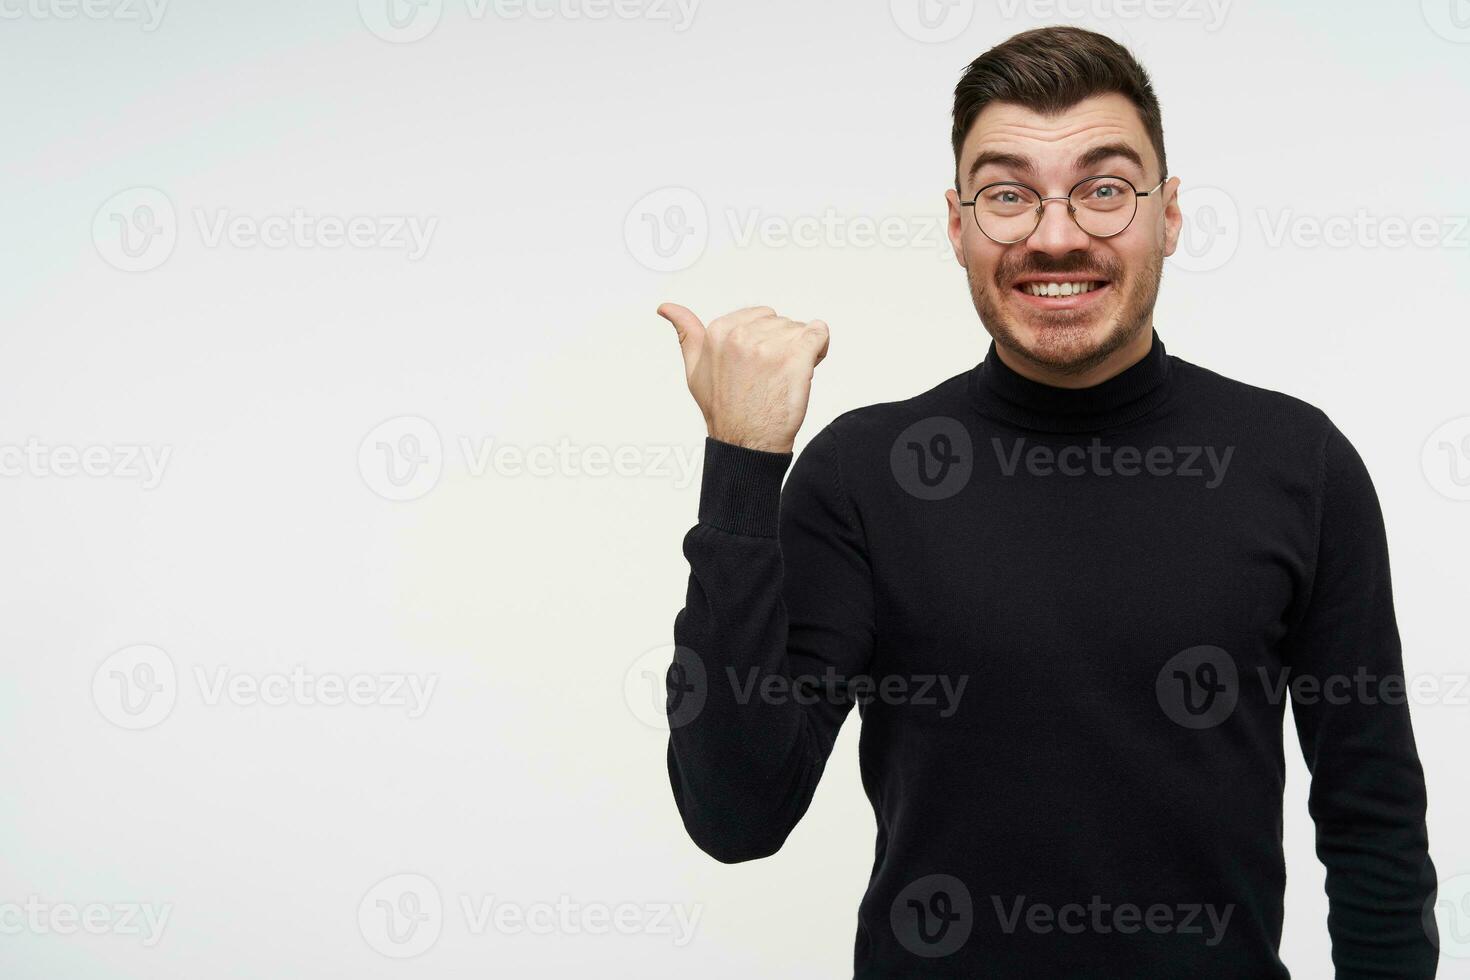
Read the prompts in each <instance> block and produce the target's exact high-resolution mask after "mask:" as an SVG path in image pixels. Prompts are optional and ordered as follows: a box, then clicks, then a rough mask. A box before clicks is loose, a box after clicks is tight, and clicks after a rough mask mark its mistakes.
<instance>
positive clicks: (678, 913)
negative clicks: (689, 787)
mask: <svg viewBox="0 0 1470 980" xmlns="http://www.w3.org/2000/svg"><path fill="white" fill-rule="evenodd" d="M451 912H457V913H458V916H459V924H460V926H461V927H462V928H463V929H464V931H465V932H467V933H468V934H469V935H471V936H484V935H486V934H489V933H492V932H493V933H496V934H499V935H505V936H519V935H532V936H608V935H619V936H657V937H663V938H666V939H668V941H670V942H672V944H673V945H674V946H675V947H678V948H683V947H685V946H687V945H689V943H690V942H692V941H693V939H694V934H695V931H696V930H697V928H698V926H699V920H700V918H701V917H702V916H703V914H704V907H703V906H702V905H697V904H696V905H682V904H678V903H672V902H642V903H639V902H600V901H591V902H585V901H579V900H577V899H574V898H572V897H571V896H569V895H559V896H557V897H556V898H555V899H554V900H547V901H531V902H520V901H511V900H507V899H505V898H502V897H499V896H496V895H486V894H461V895H459V896H457V901H455V902H453V903H452V904H451V905H450V906H449V908H446V907H445V904H444V901H443V898H442V896H441V894H440V891H439V887H438V886H437V885H436V884H435V883H434V882H433V881H432V880H431V879H429V878H428V877H426V876H425V875H421V874H395V875H390V876H389V877H387V878H384V879H383V880H382V881H380V882H378V883H377V884H375V885H373V887H372V888H370V889H368V891H367V894H365V895H364V896H363V897H362V900H361V901H360V902H359V903H358V907H357V924H358V930H359V932H361V934H362V938H363V939H364V941H366V942H367V944H368V946H369V947H371V948H372V949H374V950H376V951H377V952H379V953H381V954H382V955H384V956H387V957H390V958H393V959H406V958H409V957H414V956H419V955H422V954H423V953H425V952H427V951H428V950H429V949H430V948H432V947H433V945H434V944H435V943H436V942H438V941H439V937H440V936H441V935H442V934H443V931H444V927H445V920H446V919H448V918H449V917H450V913H451Z"/></svg>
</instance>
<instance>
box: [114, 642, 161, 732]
mask: <svg viewBox="0 0 1470 980" xmlns="http://www.w3.org/2000/svg"><path fill="white" fill-rule="evenodd" d="M178 696H179V676H178V672H177V671H176V670H175V669H174V662H173V660H172V659H170V658H169V655H168V654H167V653H165V652H164V651H163V650H160V649H159V648H158V647H156V646H151V645H149V644H146V643H140V644H137V645H135V646H130V647H124V648H123V649H121V650H119V651H117V652H116V653H114V654H112V655H111V656H109V657H108V658H107V659H106V660H104V661H102V664H101V666H99V667H98V668H97V672H96V673H95V674H93V675H92V703H93V704H95V705H96V706H97V710H98V711H99V712H100V713H101V714H102V717H104V718H106V719H107V720H108V721H110V722H112V723H113V724H114V725H116V726H118V727H119V728H126V729H128V730H129V731H141V730H142V729H145V728H152V727H153V726H154V725H157V724H159V723H160V722H162V721H163V720H164V719H166V718H167V717H168V716H169V714H170V713H171V712H172V711H173V710H174V704H175V702H176V701H177V700H178Z"/></svg>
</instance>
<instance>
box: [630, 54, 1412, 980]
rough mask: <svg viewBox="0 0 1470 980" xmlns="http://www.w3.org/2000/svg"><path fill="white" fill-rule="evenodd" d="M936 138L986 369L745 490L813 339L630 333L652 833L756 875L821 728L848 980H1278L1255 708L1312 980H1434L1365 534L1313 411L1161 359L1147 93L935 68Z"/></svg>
mask: <svg viewBox="0 0 1470 980" xmlns="http://www.w3.org/2000/svg"><path fill="white" fill-rule="evenodd" d="M953 143H954V151H955V163H956V175H955V178H956V189H955V190H953V191H950V192H948V194H947V198H948V201H949V236H950V240H951V242H952V244H953V246H954V253H955V257H956V259H957V260H958V261H959V263H960V265H961V266H962V267H963V268H964V269H965V273H966V277H967V279H968V281H969V285H970V291H971V294H972V296H973V298H974V302H975V308H976V309H977V311H978V312H979V314H980V319H981V321H982V322H983V323H984V325H985V328H986V330H987V331H988V332H989V333H990V335H991V337H992V342H991V345H990V349H989V352H988V353H987V354H986V356H985V359H984V361H982V362H981V363H980V364H979V365H978V366H976V367H974V368H973V369H972V370H968V371H965V372H964V373H962V374H959V375H956V376H955V377H953V378H951V379H950V380H948V381H946V382H944V383H943V384H941V385H939V386H938V387H936V388H934V389H932V390H930V391H928V392H925V393H924V394H921V395H919V396H917V397H915V398H911V399H909V400H907V401H903V402H896V403H891V404H882V405H873V406H870V407H867V408H862V409H858V410H857V411H853V412H849V413H847V414H845V415H842V416H841V417H839V418H838V419H836V420H835V421H834V422H832V423H831V424H830V425H828V426H827V427H826V428H825V429H823V430H822V431H821V432H819V433H818V434H817V435H816V436H815V437H814V438H813V439H812V440H811V442H810V444H809V445H808V446H807V447H806V448H805V449H804V451H803V452H802V454H801V457H800V458H799V459H798V460H796V463H795V466H794V467H792V470H791V474H790V478H789V479H788V480H787V481H786V486H785V489H784V491H783V490H782V486H781V484H782V478H783V476H784V475H785V472H786V470H787V467H788V464H789V463H790V462H791V459H792V455H791V454H792V451H793V445H794V440H795V437H796V433H797V430H798V428H799V426H800V424H801V422H802V418H803V416H804V414H805V411H806V406H807V396H808V392H809V387H810V381H811V378H812V374H813V370H814V368H815V366H816V365H817V364H818V363H819V362H820V361H821V360H822V359H823V357H824V356H825V355H826V352H827V342H828V332H827V327H826V325H825V324H824V323H822V322H821V321H812V322H809V323H800V322H794V321H792V320H789V319H786V318H784V317H780V316H778V315H777V314H776V313H775V311H774V310H772V309H770V308H769V307H756V308H752V309H745V310H740V311H738V312H735V313H731V314H729V315H727V316H724V317H721V318H719V319H717V320H715V321H714V322H712V323H711V324H709V326H708V327H706V326H704V325H703V324H702V323H701V322H700V320H699V319H698V318H697V317H696V316H695V315H694V314H693V313H692V312H690V311H689V310H687V309H685V308H683V307H680V306H675V305H672V304H665V305H664V306H662V307H660V309H659V312H660V314H662V315H663V316H665V317H666V318H667V319H668V320H670V321H671V322H672V323H673V324H674V326H675V327H676V329H677V332H678V336H679V342H680V345H681V347H682V350H683V356H684V362H685V367H686V374H687V378H688V383H689V388H690V390H691V392H692V393H693V395H694V397H695V400H696V401H697V402H698V404H699V407H700V409H701V410H702V411H703V413H704V416H705V421H706V424H707V426H708V433H709V439H708V440H707V442H706V447H705V470H704V478H703V481H704V482H703V486H702V490H701V496H700V504H699V524H698V525H697V526H696V527H694V529H693V530H691V531H690V532H689V534H688V535H687V537H686V538H685V541H684V552H685V555H686V557H687V558H688V561H689V565H690V569H691V575H690V578H689V589H688V595H687V599H686V604H685V607H684V609H683V610H682V612H681V613H680V614H679V616H678V618H677V620H676V622H675V627H674V634H675V639H676V642H677V644H678V647H679V650H678V653H677V654H676V657H675V662H674V664H673V665H672V667H671V669H670V671H669V675H668V680H669V714H670V729H671V735H670V739H669V753H668V763H669V776H670V779H671V781H672V783H673V789H674V797H675V799H676V801H677V803H678V807H679V812H680V814H681V816H682V818H683V822H684V826H685V827H686V828H687V829H688V832H689V834H690V835H691V837H693V839H694V841H695V842H696V843H697V844H698V845H699V846H700V847H701V848H703V849H704V850H705V851H707V852H708V853H709V854H711V855H713V856H714V857H715V858H716V859H718V860H720V861H725V862H734V861H746V860H751V859H754V858H759V857H763V856H766V855H769V854H772V853H774V852H775V851H776V850H777V849H779V848H780V847H781V845H782V843H783V841H784V840H785V838H786V836H787V834H788V833H790V831H791V829H792V827H793V826H794V825H795V824H796V822H797V821H798V820H799V819H800V818H801V816H802V814H803V813H804V812H805V811H806V808H807V805H808V804H809V803H810V801H811V798H812V794H813V792H814V790H815V788H816V785H817V781H818V779H819V778H820V776H821V773H822V769H823V766H824V764H825V762H826V759H827V756H828V753H829V752H830V750H831V747H832V743H833V740H834V738H835V737H836V734H837V730H838V728H839V726H840V725H841V724H842V721H843V719H844V717H845V716H846V714H847V712H848V710H849V708H850V707H851V705H852V704H854V703H857V704H859V706H860V714H861V716H862V733H861V741H860V749H859V751H860V756H861V769H862V778H863V785H864V787H865V789H866V791H867V795H868V798H869V800H870V801H871V803H872V806H873V809H874V812H875V814H876V817H877V827H878V836H877V850H876V859H875V861H874V864H873V870H872V877H871V879H870V881H869V884H868V889H867V893H866V895H865V896H864V897H863V900H862V903H861V906H860V908H859V913H858V934H857V943H856V954H855V969H856V976H857V977H859V978H868V977H885V978H887V977H982V976H983V977H1025V978H1035V980H1052V978H1071V977H1086V978H1094V980H1095V978H1102V977H1117V978H1129V980H1136V978H1142V977H1169V978H1174V977H1219V978H1226V977H1229V978H1252V980H1259V978H1274V977H1286V976H1287V975H1288V974H1287V970H1286V967H1285V966H1284V965H1283V964H1282V962H1281V960H1280V957H1279V956H1278V949H1279V945H1280V939H1281V924H1282V904H1283V890H1284V886H1285V869H1284V860H1283V855H1282V837H1281V825H1282V787H1283V784H1284V781H1285V772H1286V769H1285V762H1284V756H1283V748H1282V728H1283V718H1284V711H1285V702H1286V700H1287V699H1288V698H1290V699H1291V700H1292V702H1293V718H1294V720H1295V724H1296V728H1297V735H1298V737H1299V739H1300V742H1301V747H1302V750H1303V752H1304V754H1305V757H1306V761H1307V765H1308V767H1309V768H1310V770H1311V773H1312V786H1311V796H1310V809H1311V814H1312V817H1313V819H1314V820H1315V822H1316V827H1317V853H1318V855H1319V856H1320V857H1321V859H1322V861H1323V862H1324V864H1325V865H1326V868H1327V893H1328V896H1329V898H1330V902H1331V912H1330V915H1329V918H1328V926H1329V930H1330V932H1331V936H1332V945H1333V950H1332V958H1333V962H1334V964H1335V966H1336V975H1337V976H1338V977H1339V978H1359V977H1362V978H1366V977H1397V978H1405V977H1431V976H1433V975H1434V973H1435V968H1436V961H1437V955H1436V948H1435V937H1433V936H1432V935H1431V932H1432V927H1427V926H1426V916H1425V910H1426V907H1427V906H1428V905H1429V903H1430V902H1431V899H1432V897H1433V893H1434V888H1435V873H1434V867H1433V865H1432V864H1431V862H1430V859H1429V855H1428V852H1427V839H1426V832H1425V791H1424V783H1423V775H1422V771H1421V768H1420V765H1419V760H1418V756H1417V753H1416V749H1415V745H1414V739H1413V733H1412V731H1411V728H1410V723H1409V715H1408V711H1407V708H1406V707H1405V705H1404V698H1403V697H1402V696H1399V697H1397V698H1395V697H1392V696H1391V695H1392V692H1393V690H1394V687H1395V685H1397V690H1398V691H1399V692H1400V694H1401V692H1402V689H1403V688H1402V674H1403V667H1402V662H1401V653H1400V647H1399V640H1398V633H1397V627H1396V625H1395V621H1394V610H1393V601H1392V597H1391V594H1390V582H1389V566H1388V556H1387V548H1386V544H1385V539H1384V529H1383V521H1382V516H1381V513H1380V510H1379V505H1378V502H1377V499H1376V497H1375V494H1374V490H1373V487H1372V484H1371V482H1370V481H1369V477H1368V474H1367V472H1366V470H1365V469H1364V466H1363V463H1362V461H1361V460H1360V458H1359V457H1358V455H1357V453H1356V452H1355V451H1354V449H1353V448H1352V446H1351V445H1350V444H1349V443H1348V441H1347V440H1346V439H1345V438H1344V437H1343V435H1342V434H1341V433H1340V432H1339V431H1338V430H1337V429H1336V428H1335V427H1334V426H1333V425H1332V423H1331V422H1330V421H1329V420H1328V419H1327V418H1326V417H1325V416H1324V415H1323V414H1322V413H1321V412H1320V411H1318V410H1316V409H1315V408H1312V407H1311V406H1309V405H1306V404H1304V403H1303V402H1300V401H1298V400H1296V399H1294V398H1291V397H1288V396H1286V395H1281V394H1277V393H1275V392H1270V391H1265V390H1262V389H1259V388H1253V387H1251V386H1249V385H1245V384H1242V383H1239V382H1236V381H1231V380H1229V379H1226V378H1223V377H1221V376H1219V375H1217V374H1214V373H1212V372H1210V371H1207V370H1205V369H1203V368H1200V367H1196V366H1195V365H1193V364H1189V363H1186V362H1184V361H1181V360H1179V359H1178V358H1175V357H1172V356H1169V355H1167V354H1166V353H1165V351H1164V347H1163V344H1162V343H1161V341H1160V339H1159V337H1158V335H1157V334H1156V333H1155V331H1154V328H1153V322H1152V321H1153V308H1154V302H1155V299H1156V297H1157V294H1158V287H1159V281H1160V275H1161V271H1162V264H1163V259H1164V256H1166V255H1170V254H1172V253H1173V251H1174V248H1175V246H1176V244H1177V242H1178V237H1179V231H1180V224H1181V216H1180V211H1179V206H1178V200H1177V195H1178V190H1179V181H1178V179H1177V178H1171V177H1169V176H1168V169H1167V166H1166V164H1165V156H1164V141H1163V126H1162V122H1161V118H1160V111H1159V105H1158V102H1157V99H1156V98H1155V95H1154V92H1153V89H1152V86H1151V83H1150V81H1149V79H1148V76H1147V74H1146V73H1145V72H1144V70H1143V69H1142V68H1141V67H1140V66H1139V65H1138V64H1137V63H1136V62H1135V61H1134V59H1133V58H1132V57H1131V56H1130V55H1129V54H1128V52H1127V51H1126V50H1124V49H1123V48H1121V47H1119V46H1118V45H1117V44H1115V43H1114V42H1112V41H1110V40H1108V39H1107V38H1105V37H1103V36H1101V35H1098V34H1094V33H1091V32H1088V31H1083V30H1078V29H1074V28H1065V27H1058V28H1047V29H1043V30H1036V31H1029V32H1027V33H1024V34H1020V35H1018V36H1016V37H1014V38H1011V39H1010V40H1009V41H1006V42H1005V43H1003V44H1001V45H999V46H998V47H996V48H994V49H992V50H991V51H988V52H987V53H985V54H984V55H982V56H981V57H980V58H979V59H977V60H976V61H975V62H974V63H973V64H972V65H970V66H969V68H968V69H967V70H966V72H965V74H964V76H963V78H962V80H961V81H960V83H959V86H958V88H957V89H956V92H955V105H954V129H953ZM778 505H779V506H778ZM1385 692H1386V694H1387V695H1388V696H1385ZM804 887H809V888H811V889H813V890H814V891H815V890H817V889H819V888H820V884H819V883H809V884H807V885H805V886H804ZM1427 921H1429V922H1432V919H1428V920H1427ZM1325 969H1326V965H1325V964H1313V965H1312V966H1311V967H1310V969H1309V971H1308V972H1309V975H1311V976H1322V975H1324V971H1325Z"/></svg>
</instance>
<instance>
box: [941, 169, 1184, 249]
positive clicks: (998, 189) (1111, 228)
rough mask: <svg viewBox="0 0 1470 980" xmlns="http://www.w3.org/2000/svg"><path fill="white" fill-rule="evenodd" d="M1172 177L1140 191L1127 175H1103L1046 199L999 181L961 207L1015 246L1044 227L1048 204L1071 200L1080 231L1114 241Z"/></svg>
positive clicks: (992, 235) (996, 238) (990, 233)
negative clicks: (1143, 202)
mask: <svg viewBox="0 0 1470 980" xmlns="http://www.w3.org/2000/svg"><path fill="white" fill-rule="evenodd" d="M1168 179H1169V178H1168V176H1167V175H1165V176H1164V177H1161V178H1160V179H1159V182H1158V183H1157V184H1155V185H1154V186H1153V187H1151V188H1149V189H1148V190H1146V191H1141V190H1138V189H1137V188H1135V187H1134V186H1133V184H1132V182H1131V181H1129V180H1128V179H1127V178H1125V177H1115V176H1113V175H1112V174H1101V175H1099V176H1096V177H1087V178H1085V179H1083V180H1079V181H1078V182H1077V183H1076V184H1075V185H1073V187H1072V189H1071V190H1070V191H1068V192H1067V196H1066V197H1042V196H1041V194H1040V193H1039V192H1038V191H1037V190H1036V189H1035V188H1033V187H1028V186H1026V185H1025V184H1020V183H1016V182H1015V181H1008V180H1007V181H999V182H997V183H994V184H986V185H985V186H984V187H982V188H980V189H979V190H978V191H976V192H975V199H974V200H973V201H961V202H960V207H962V208H973V209H974V211H973V213H974V215H975V224H976V225H977V226H979V228H980V231H981V232H982V233H983V234H984V235H985V237H986V238H988V239H990V240H991V241H993V242H995V243H996V244H997V245H1014V244H1015V243H1016V242H1021V241H1025V240H1026V239H1028V238H1030V237H1031V235H1032V234H1033V233H1035V231H1036V229H1037V228H1039V227H1041V216H1042V215H1043V214H1045V213H1046V202H1047V201H1066V202H1067V211H1068V213H1070V214H1071V215H1072V220H1073V221H1075V222H1077V227H1078V228H1081V229H1082V230H1083V231H1085V232H1087V233H1088V234H1089V235H1091V236H1092V237H1093V238H1112V237H1113V236H1114V235H1121V234H1122V233H1123V231H1124V230H1125V229H1126V228H1127V227H1128V226H1129V225H1130V224H1132V223H1133V216H1134V215H1135V214H1137V213H1138V199H1139V198H1140V197H1148V196H1149V195H1150V194H1152V193H1154V192H1155V191H1157V190H1158V189H1159V188H1160V187H1162V186H1164V181H1166V180H1168Z"/></svg>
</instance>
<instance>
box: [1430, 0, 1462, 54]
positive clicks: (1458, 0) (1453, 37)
mask: <svg viewBox="0 0 1470 980" xmlns="http://www.w3.org/2000/svg"><path fill="white" fill-rule="evenodd" d="M1419 7H1420V10H1421V12H1422V13H1423V14H1424V23H1426V24H1428V25H1429V29H1430V30H1431V31H1433V32H1434V33H1436V34H1438V35H1439V36H1440V37H1442V38H1444V39H1445V40H1446V41H1453V42H1454V43H1456V44H1470V0H1420V4H1419Z"/></svg>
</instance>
